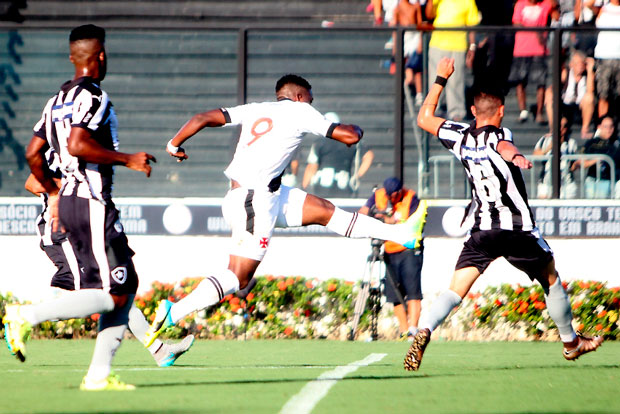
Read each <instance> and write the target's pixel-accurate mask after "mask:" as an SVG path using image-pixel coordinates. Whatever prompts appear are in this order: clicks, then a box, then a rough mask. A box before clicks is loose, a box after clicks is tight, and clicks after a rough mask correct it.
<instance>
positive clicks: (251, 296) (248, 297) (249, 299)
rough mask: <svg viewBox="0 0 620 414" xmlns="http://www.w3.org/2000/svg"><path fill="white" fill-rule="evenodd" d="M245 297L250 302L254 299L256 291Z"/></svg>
mask: <svg viewBox="0 0 620 414" xmlns="http://www.w3.org/2000/svg"><path fill="white" fill-rule="evenodd" d="M245 298H246V299H247V301H248V302H250V301H251V300H252V299H254V293H252V292H250V293H248V295H247V296H246V297H245Z"/></svg>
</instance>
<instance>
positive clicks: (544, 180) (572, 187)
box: [533, 116, 579, 199]
mask: <svg viewBox="0 0 620 414" xmlns="http://www.w3.org/2000/svg"><path fill="white" fill-rule="evenodd" d="M560 142H561V144H560V154H561V156H564V155H570V154H576V153H577V150H578V148H579V145H578V144H577V141H575V140H574V139H573V138H571V137H570V123H569V120H568V118H566V117H565V116H564V117H562V120H561V129H560ZM552 148H553V136H552V134H551V133H548V134H545V135H543V136H542V137H541V138H540V139H539V140H538V142H537V143H536V146H535V147H534V152H533V154H534V155H547V154H550V153H551V149H552ZM551 164H552V162H551V160H549V161H545V163H544V167H543V171H542V174H541V180H540V182H539V183H538V198H551V190H552V173H551ZM571 164H572V161H571V160H567V159H564V158H561V159H560V172H561V179H562V182H561V185H560V198H568V199H573V198H575V197H577V184H576V183H575V180H574V179H573V173H572V172H571V169H570V168H571Z"/></svg>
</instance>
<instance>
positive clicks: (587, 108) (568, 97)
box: [545, 50, 595, 139]
mask: <svg viewBox="0 0 620 414" xmlns="http://www.w3.org/2000/svg"><path fill="white" fill-rule="evenodd" d="M560 80H561V82H562V102H561V104H560V106H561V108H560V111H561V114H562V116H566V117H567V118H568V120H569V122H570V123H571V124H573V123H574V122H576V120H577V119H578V118H581V138H582V139H589V138H592V133H591V132H590V123H591V122H592V117H593V116H594V101H595V98H594V82H595V81H594V59H593V58H586V55H585V54H584V53H583V52H581V51H579V50H574V51H573V53H572V55H571V58H570V63H569V64H568V68H566V67H564V68H563V69H562V73H561V74H560ZM545 107H546V110H547V119H548V120H549V132H551V128H552V125H553V87H551V86H549V87H548V88H547V91H546V92H545Z"/></svg>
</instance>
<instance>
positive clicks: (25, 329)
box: [2, 305, 32, 362]
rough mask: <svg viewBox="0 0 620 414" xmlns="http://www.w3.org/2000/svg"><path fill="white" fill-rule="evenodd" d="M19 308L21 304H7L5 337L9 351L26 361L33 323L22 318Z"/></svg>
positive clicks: (4, 319)
mask: <svg viewBox="0 0 620 414" xmlns="http://www.w3.org/2000/svg"><path fill="white" fill-rule="evenodd" d="M19 309H20V305H7V306H6V313H5V314H4V318H2V323H3V324H4V339H5V340H6V345H7V346H8V348H9V351H11V354H12V355H15V357H17V359H19V360H20V361H21V362H24V361H26V341H27V340H28V339H29V338H30V332H31V331H32V325H30V323H28V321H26V320H25V319H24V318H22V316H21V314H20V312H19Z"/></svg>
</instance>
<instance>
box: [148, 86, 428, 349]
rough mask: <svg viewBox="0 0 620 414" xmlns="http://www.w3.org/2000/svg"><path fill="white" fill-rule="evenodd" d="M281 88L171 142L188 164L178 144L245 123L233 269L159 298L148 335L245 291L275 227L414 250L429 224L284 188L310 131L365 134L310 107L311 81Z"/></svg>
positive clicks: (353, 139) (235, 195)
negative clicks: (175, 296)
mask: <svg viewBox="0 0 620 414" xmlns="http://www.w3.org/2000/svg"><path fill="white" fill-rule="evenodd" d="M275 92H276V99H277V101H276V102H262V103H250V104H247V105H240V106H236V107H233V108H220V109H214V110H210V111H207V112H204V113H199V114H196V115H194V116H193V117H192V118H191V119H190V120H189V121H188V122H187V123H186V124H185V125H183V126H182V127H181V129H180V130H179V131H178V132H177V133H176V135H175V136H174V137H173V138H172V139H171V140H170V141H169V142H168V145H167V151H168V153H169V154H170V155H171V156H173V157H176V158H177V160H178V161H183V160H186V159H187V158H188V156H187V154H186V152H185V150H184V149H183V148H181V147H180V146H181V145H182V144H183V143H184V142H185V141H187V140H188V139H189V138H190V137H192V136H193V135H194V134H196V133H197V132H198V131H200V130H202V129H203V128H205V127H220V126H224V125H241V136H240V138H239V142H238V144H237V148H236V151H235V154H234V156H233V159H232V161H231V163H230V164H229V165H228V167H227V168H226V170H225V171H224V174H225V175H226V177H228V178H229V179H230V190H229V191H228V193H227V194H226V197H225V198H224V201H223V203H222V212H223V215H224V218H225V219H226V221H227V222H228V224H229V225H230V226H231V228H232V239H233V240H232V243H231V245H232V251H231V253H230V258H229V264H228V269H222V271H220V272H218V273H217V274H214V275H211V276H209V277H207V278H206V279H204V280H203V281H202V282H200V284H199V285H198V286H197V287H196V289H194V290H193V291H192V292H191V293H190V294H189V295H187V296H186V297H185V298H183V299H182V300H180V301H179V302H177V303H174V304H172V303H171V302H169V301H167V300H163V301H161V302H160V304H159V305H158V308H157V312H156V316H155V320H154V321H153V323H152V324H151V327H150V329H149V333H148V336H149V340H152V339H154V338H156V337H157V336H158V335H159V334H160V333H161V332H162V331H163V330H165V329H166V328H167V327H169V326H172V325H173V324H175V323H176V322H177V321H179V320H180V319H182V318H183V317H185V316H186V315H188V314H190V313H192V312H195V311H197V310H201V309H204V308H206V307H209V306H212V305H214V304H216V303H218V302H219V301H220V300H221V299H222V298H223V297H224V296H226V295H228V294H230V293H234V292H236V291H238V290H239V289H243V288H245V287H246V286H247V285H248V283H249V282H250V280H251V279H252V277H253V276H254V272H255V271H256V268H257V267H258V265H259V264H260V262H261V260H262V259H263V257H264V256H265V253H266V251H267V248H268V246H269V241H270V239H271V235H272V233H273V229H274V227H276V226H277V227H296V226H308V225H311V224H319V225H322V226H326V227H327V228H328V229H329V230H331V231H333V232H335V233H337V234H340V235H342V236H346V237H355V238H360V237H365V238H368V237H374V238H377V239H381V240H391V241H395V242H397V243H399V244H403V245H410V246H412V247H413V245H414V244H415V241H416V239H419V238H421V232H422V230H421V229H422V226H423V221H424V219H423V217H421V214H414V215H412V216H411V217H410V218H409V219H408V220H407V221H406V222H405V223H400V224H394V225H390V224H384V223H383V222H381V221H379V220H376V219H373V218H370V217H368V216H364V215H359V214H358V213H349V212H346V211H344V210H342V209H340V208H337V207H335V206H334V205H333V204H332V203H331V202H329V201H327V200H325V199H322V198H319V197H317V196H314V195H311V194H307V193H306V192H305V191H302V190H300V189H297V188H292V187H287V186H284V185H281V182H280V179H281V176H282V174H283V172H284V170H285V167H286V166H287V165H288V163H289V161H290V159H291V157H292V154H293V152H294V151H295V149H296V148H297V147H298V146H299V144H300V143H301V141H302V139H303V136H304V135H305V134H306V133H313V134H316V135H320V136H323V137H326V138H328V139H335V140H337V141H340V142H342V143H343V144H346V145H353V144H355V143H357V142H358V141H359V140H360V139H361V138H362V135H363V131H362V129H361V128H360V127H358V126H357V125H342V124H339V123H332V122H331V121H329V120H328V119H326V118H325V117H324V116H323V115H322V114H321V113H320V112H318V111H317V110H315V109H314V108H313V107H312V106H311V104H312V100H313V97H312V89H311V86H310V84H309V83H308V82H307V81H306V80H305V79H304V78H302V77H300V76H297V75H291V74H289V75H285V76H283V77H282V78H280V79H279V80H278V81H277V83H276V87H275ZM418 210H419V211H423V210H424V209H418ZM145 345H147V346H148V345H149V342H147V343H146V344H145Z"/></svg>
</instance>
